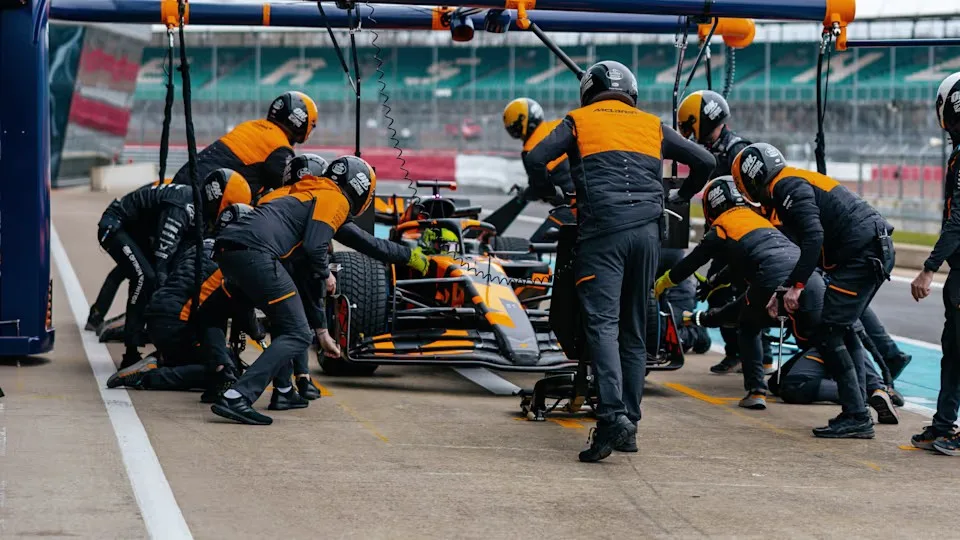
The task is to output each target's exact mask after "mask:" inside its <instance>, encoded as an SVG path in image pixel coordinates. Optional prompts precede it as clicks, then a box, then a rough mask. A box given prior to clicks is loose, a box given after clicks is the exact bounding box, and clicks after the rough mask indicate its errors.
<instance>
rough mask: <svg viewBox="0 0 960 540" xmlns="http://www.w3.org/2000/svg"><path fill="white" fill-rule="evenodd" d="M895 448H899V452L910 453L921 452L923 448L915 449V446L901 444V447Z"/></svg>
mask: <svg viewBox="0 0 960 540" xmlns="http://www.w3.org/2000/svg"><path fill="white" fill-rule="evenodd" d="M897 448H899V449H901V450H909V451H910V452H914V451H917V450H923V448H917V447H916V446H913V445H910V444H901V445H900V446H898V447H897Z"/></svg>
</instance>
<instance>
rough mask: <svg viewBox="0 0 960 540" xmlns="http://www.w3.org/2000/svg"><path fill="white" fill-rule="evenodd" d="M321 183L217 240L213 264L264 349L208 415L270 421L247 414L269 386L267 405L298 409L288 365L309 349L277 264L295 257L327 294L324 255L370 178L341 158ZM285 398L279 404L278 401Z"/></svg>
mask: <svg viewBox="0 0 960 540" xmlns="http://www.w3.org/2000/svg"><path fill="white" fill-rule="evenodd" d="M329 172H330V174H329V178H316V177H308V178H305V179H304V180H302V181H300V182H297V183H296V184H294V185H293V186H291V188H290V191H289V194H287V195H284V196H281V197H279V198H276V199H274V200H272V201H270V202H269V203H268V204H264V205H262V206H259V207H257V209H256V210H254V211H253V212H252V213H251V214H249V215H247V216H246V217H244V218H243V219H242V220H240V222H239V223H237V224H236V225H234V226H232V227H230V228H228V229H227V230H225V231H224V232H223V234H221V235H220V237H219V238H218V239H217V244H216V249H215V257H216V260H217V262H218V263H219V264H220V268H221V270H223V275H224V277H225V278H226V279H227V280H228V282H229V283H230V284H231V285H236V287H237V288H238V289H239V290H240V291H242V292H243V293H244V294H245V295H246V297H247V298H249V299H250V300H251V301H252V302H253V304H254V305H255V306H256V307H257V308H258V309H260V310H261V311H263V312H264V313H265V314H266V316H267V317H268V318H269V320H270V330H271V334H272V337H273V339H272V342H271V344H270V346H269V347H267V348H266V349H265V350H264V351H263V353H262V354H261V355H260V357H259V358H258V359H257V361H256V362H254V364H253V365H252V366H251V367H250V368H249V369H247V370H246V371H245V372H244V373H243V375H242V376H241V377H240V380H239V381H238V382H237V384H236V385H235V386H234V387H233V388H232V389H230V390H227V391H226V392H224V394H223V395H222V396H221V398H220V400H219V401H218V402H217V403H215V404H214V405H213V406H212V407H211V410H213V412H214V413H215V414H217V415H219V416H222V417H224V418H228V419H231V420H234V421H236V422H240V423H244V424H260V425H267V424H270V423H272V422H273V420H272V419H271V418H270V417H269V416H266V415H263V414H260V413H259V412H257V411H256V410H254V409H253V403H254V402H256V401H257V399H258V398H259V397H260V395H261V394H262V393H263V391H264V390H265V389H266V387H267V385H268V384H269V383H270V380H271V379H273V380H274V386H275V387H274V396H272V397H271V405H274V404H276V403H279V402H280V401H290V402H291V403H295V406H296V407H306V405H307V404H308V403H309V402H308V401H306V400H304V399H302V398H301V397H300V396H299V395H298V394H297V393H296V390H294V389H293V386H292V383H291V382H290V380H291V378H292V376H293V373H292V362H291V360H292V359H295V358H297V357H299V356H300V355H301V354H303V353H304V351H306V350H307V348H309V346H310V343H311V342H312V341H313V332H312V331H311V329H310V325H309V323H308V321H307V317H306V314H305V312H304V308H303V302H302V301H301V299H300V298H298V297H297V295H298V289H297V286H296V284H295V283H294V281H293V278H292V277H291V276H290V273H289V272H288V271H287V270H286V268H284V265H283V262H282V261H283V260H284V259H286V258H288V257H290V256H291V255H292V254H293V253H294V252H296V251H297V250H303V253H304V256H305V257H306V258H307V260H308V261H309V263H310V267H311V269H312V270H313V272H314V274H315V275H317V276H318V277H319V278H320V279H323V280H325V281H326V283H327V291H328V292H330V291H333V290H334V289H335V286H336V280H335V278H334V276H333V274H331V273H330V270H329V268H328V257H327V253H328V248H329V245H330V242H331V241H332V240H333V237H334V235H335V234H336V231H337V229H339V228H340V227H341V226H342V225H343V223H344V222H345V221H346V220H347V217H348V216H357V215H360V214H362V213H363V212H364V211H365V210H366V209H367V207H369V206H370V202H371V201H372V200H373V193H374V190H375V189H376V180H377V179H376V175H375V174H374V172H373V169H372V168H371V167H370V166H369V165H368V164H367V163H366V162H365V161H363V160H362V159H360V158H356V157H352V156H347V157H344V158H341V159H339V160H337V161H336V162H334V164H332V165H331V166H330V170H329ZM285 395H286V396H285Z"/></svg>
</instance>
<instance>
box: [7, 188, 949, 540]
mask: <svg viewBox="0 0 960 540" xmlns="http://www.w3.org/2000/svg"><path fill="white" fill-rule="evenodd" d="M114 195H115V194H102V193H91V192H89V191H86V190H83V189H79V190H66V191H58V192H55V193H54V196H53V224H54V236H53V254H52V255H53V259H54V262H55V264H56V272H54V276H53V280H54V324H55V326H56V328H57V347H56V350H55V351H54V352H52V353H50V354H48V355H45V356H43V357H38V358H28V359H16V360H12V361H8V362H6V363H2V364H0V382H2V387H3V390H4V391H5V392H6V394H7V395H6V397H4V398H3V399H2V400H0V536H4V537H6V536H11V537H31V538H32V537H39V538H97V539H101V538H119V539H130V538H191V537H194V538H233V539H246V538H256V539H260V538H278V537H290V538H301V537H321V538H364V539H367V538H370V539H374V538H416V539H424V538H443V539H446V538H478V539H480V538H482V539H490V538H572V537H593V538H626V537H629V538H677V537H679V538H701V537H703V538H706V537H710V538H715V537H721V538H733V537H736V538H757V539H767V538H824V537H844V538H874V537H876V536H877V534H881V535H883V536H886V537H891V538H917V537H934V536H940V537H954V536H956V531H955V526H954V524H953V522H952V521H951V520H950V519H943V516H950V515H954V514H955V512H956V508H955V504H954V500H953V498H952V497H950V496H944V494H945V493H946V494H948V493H952V492H954V491H955V490H956V485H957V482H958V481H960V470H958V468H957V467H956V462H954V461H953V460H951V459H950V458H946V457H942V456H937V455H934V454H928V453H926V452H922V451H911V450H909V449H908V447H905V444H906V443H907V441H908V440H909V436H910V434H911V433H915V432H916V431H918V429H919V428H920V426H922V425H923V424H924V423H925V422H926V421H927V419H926V418H925V417H924V416H923V415H920V414H916V413H914V412H909V411H907V412H904V413H903V422H902V423H901V425H900V426H878V427H877V439H876V440H873V441H823V440H817V439H814V438H813V437H812V436H811V435H810V431H809V429H810V427H811V426H814V425H822V424H823V423H825V421H826V420H827V419H828V418H829V417H831V416H833V415H835V414H836V412H837V408H836V407H835V406H831V405H814V406H795V405H785V404H782V403H779V402H776V400H772V402H771V404H770V407H769V408H768V409H767V410H766V411H745V410H743V409H739V408H738V407H736V401H737V400H738V399H739V397H740V396H741V395H742V380H741V379H740V377H737V376H725V377H718V376H713V375H710V374H709V373H708V372H707V367H708V366H709V365H710V364H712V363H714V362H716V361H717V359H718V356H717V355H715V354H708V355H704V356H691V357H689V358H688V362H687V365H686V366H685V367H684V369H682V370H680V371H677V372H672V373H657V374H653V375H652V376H651V377H650V378H649V381H648V384H647V387H646V391H645V397H644V402H643V403H644V418H643V421H642V422H641V426H640V436H639V445H640V452H639V453H637V454H615V455H613V456H611V458H609V459H608V460H607V461H605V462H604V463H602V464H599V465H587V464H581V463H578V462H577V460H576V452H577V450H579V449H580V448H581V447H582V445H583V443H584V440H585V439H586V436H587V432H588V430H589V428H590V427H591V426H592V422H591V421H590V420H589V418H587V417H584V416H569V415H558V416H556V417H554V418H553V420H552V421H548V422H545V423H542V424H541V423H533V422H528V421H525V420H524V419H523V418H520V417H518V415H517V412H518V407H517V405H518V402H517V399H516V398H515V397H512V396H509V395H508V396H502V395H498V394H500V393H508V394H509V393H510V392H511V391H512V390H514V389H515V388H517V387H529V386H531V385H532V384H533V382H534V381H535V380H536V379H537V377H536V376H533V375H517V374H513V375H510V374H504V375H502V376H498V375H496V374H494V373H491V372H488V371H485V370H459V372H457V371H453V370H450V369H445V368H429V369H428V368H410V367H407V368H403V367H386V368H381V369H380V370H378V372H377V374H376V375H375V376H373V377H369V378H333V377H326V376H323V375H321V374H320V373H319V371H318V370H317V369H316V364H315V362H312V367H313V369H314V374H315V376H316V380H317V382H318V384H319V385H320V386H321V388H322V391H323V392H324V394H325V397H324V398H323V399H321V400H320V401H318V402H314V403H313V404H311V406H310V407H309V408H308V409H304V410H300V411H290V412H285V413H273V416H274V418H275V423H274V424H273V425H272V426H269V427H263V428H261V427H252V426H238V425H235V424H231V423H225V422H222V421H220V420H219V419H218V418H217V417H215V416H213V415H212V414H211V413H210V411H209V408H208V407H206V406H202V405H201V404H200V403H199V402H198V395H197V394H196V393H187V392H148V391H133V390H131V391H125V390H120V389H117V390H108V389H105V388H104V382H105V379H106V377H107V376H108V375H109V374H110V373H111V372H112V370H113V369H114V365H115V363H117V362H119V357H120V353H121V348H120V347H117V346H114V345H111V346H109V347H104V346H103V345H101V344H99V343H97V341H96V339H95V338H93V336H92V335H91V334H89V333H85V332H82V331H81V330H80V329H79V328H78V325H79V324H82V320H83V319H84V318H85V315H86V313H85V312H86V309H87V306H88V305H89V304H88V302H89V300H88V299H92V298H93V296H94V295H95V294H96V292H97V290H98V288H99V286H100V284H101V282H102V280H103V277H104V275H105V274H106V272H107V271H108V270H109V269H110V268H111V266H112V263H111V261H110V259H109V258H108V257H107V256H106V255H105V254H103V253H102V252H101V251H100V250H99V249H98V247H97V245H96V240H95V234H94V228H95V224H96V222H97V218H98V217H99V214H100V212H101V211H102V210H103V208H104V207H105V206H106V205H107V203H108V202H109V200H110V199H111V198H112V197H113V196H114ZM501 200H502V197H501ZM477 201H478V202H481V201H480V198H479V197H478V198H477ZM483 204H484V205H485V206H487V204H486V202H484V203H483ZM490 206H491V207H492V206H493V205H490ZM542 211H545V210H544V209H542V208H539V207H535V208H532V209H531V211H530V212H529V213H528V215H529V217H530V218H532V219H536V215H538V213H539V215H543V212H542ZM534 225H535V223H533V222H530V221H529V220H523V221H520V222H518V224H517V225H516V229H515V230H516V231H517V234H522V233H524V232H525V231H529V230H532V227H533V226H534ZM528 226H529V227H530V228H529V229H527V228H525V227H528ZM511 232H513V231H511ZM891 285H894V284H891ZM891 288H893V287H891ZM932 300H934V299H931V301H932ZM906 303H907V302H906V300H904V301H903V304H904V305H905V304H906ZM121 305H122V294H121V298H118V299H117V302H116V303H115V306H116V307H115V308H114V311H113V313H116V312H118V311H119V310H120V309H121V308H120V306H121ZM884 315H885V318H886V319H887V321H888V324H890V325H892V324H893V322H892V321H889V319H890V317H889V316H886V315H887V314H884ZM926 324H928V325H930V326H931V327H937V326H939V324H940V322H939V320H938V319H933V320H930V321H928V322H927V323H926ZM256 354H257V351H256V350H255V349H254V348H253V347H251V348H250V349H249V350H248V352H247V354H246V357H247V359H248V360H249V361H252V360H254V359H255V358H256ZM911 367H912V365H911ZM267 399H268V396H266V397H264V398H263V399H261V400H260V401H259V402H258V403H257V406H258V408H265V407H266V404H267V402H266V400H267ZM918 410H920V409H918V408H915V407H914V408H911V411H918Z"/></svg>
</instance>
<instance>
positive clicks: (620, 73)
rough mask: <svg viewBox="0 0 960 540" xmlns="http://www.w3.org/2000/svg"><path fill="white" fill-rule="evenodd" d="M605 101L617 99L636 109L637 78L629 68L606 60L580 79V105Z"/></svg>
mask: <svg viewBox="0 0 960 540" xmlns="http://www.w3.org/2000/svg"><path fill="white" fill-rule="evenodd" d="M603 99H617V100H620V101H623V102H624V103H626V104H628V105H631V106H633V107H636V105H637V78H636V77H635V76H634V75H633V73H632V72H631V71H630V69H628V68H627V66H625V65H623V64H621V63H620V62H614V61H613V60H604V61H603V62H597V63H596V64H594V65H592V66H590V69H588V70H587V71H586V73H584V74H583V78H582V79H580V105H581V106H586V105H589V104H591V103H593V102H595V101H600V100H603Z"/></svg>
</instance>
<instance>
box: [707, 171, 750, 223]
mask: <svg viewBox="0 0 960 540" xmlns="http://www.w3.org/2000/svg"><path fill="white" fill-rule="evenodd" d="M746 205H747V201H745V200H744V199H743V195H741V194H740V190H739V189H737V185H736V183H735V182H734V180H733V177H732V176H718V177H717V178H714V179H713V180H711V181H709V182H707V185H706V187H705V188H703V219H704V221H705V222H706V224H707V227H708V228H709V227H710V226H711V225H713V221H714V220H715V219H717V218H718V217H720V214H723V213H724V212H726V211H727V210H732V209H734V208H736V207H738V206H746Z"/></svg>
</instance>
